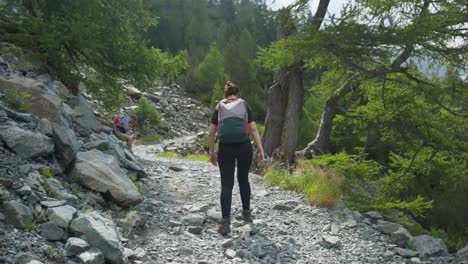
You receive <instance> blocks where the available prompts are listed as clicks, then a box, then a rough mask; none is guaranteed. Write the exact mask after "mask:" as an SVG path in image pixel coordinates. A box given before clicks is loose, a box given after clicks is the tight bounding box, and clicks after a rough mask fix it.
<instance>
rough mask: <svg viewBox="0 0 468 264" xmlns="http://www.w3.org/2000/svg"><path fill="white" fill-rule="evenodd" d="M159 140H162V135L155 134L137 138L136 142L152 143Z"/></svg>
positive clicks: (142, 143)
mask: <svg viewBox="0 0 468 264" xmlns="http://www.w3.org/2000/svg"><path fill="white" fill-rule="evenodd" d="M159 141H161V135H159V134H153V135H147V136H144V137H142V138H139V139H137V140H136V142H135V143H136V144H138V145H151V144H154V143H157V142H159Z"/></svg>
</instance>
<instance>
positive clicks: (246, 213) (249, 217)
mask: <svg viewBox="0 0 468 264" xmlns="http://www.w3.org/2000/svg"><path fill="white" fill-rule="evenodd" d="M242 219H243V220H244V222H246V223H252V214H251V213H250V210H244V211H242Z"/></svg>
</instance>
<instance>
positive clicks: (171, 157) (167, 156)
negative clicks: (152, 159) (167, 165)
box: [156, 152, 179, 159]
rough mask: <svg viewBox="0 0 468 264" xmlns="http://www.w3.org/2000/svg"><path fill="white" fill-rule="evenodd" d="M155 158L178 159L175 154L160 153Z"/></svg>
mask: <svg viewBox="0 0 468 264" xmlns="http://www.w3.org/2000/svg"><path fill="white" fill-rule="evenodd" d="M156 157H158V158H170V159H176V158H179V155H177V153H174V152H162V153H157V154H156Z"/></svg>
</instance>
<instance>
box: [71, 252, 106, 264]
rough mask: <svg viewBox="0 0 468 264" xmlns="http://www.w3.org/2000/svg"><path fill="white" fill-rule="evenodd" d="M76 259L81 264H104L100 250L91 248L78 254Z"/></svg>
mask: <svg viewBox="0 0 468 264" xmlns="http://www.w3.org/2000/svg"><path fill="white" fill-rule="evenodd" d="M77 258H78V259H79V260H80V263H83V264H104V263H105V262H104V255H103V254H102V252H101V250H99V249H97V248H92V249H90V250H87V251H85V252H82V253H80V254H78V256H77Z"/></svg>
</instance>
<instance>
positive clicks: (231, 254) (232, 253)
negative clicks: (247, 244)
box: [226, 249, 236, 259]
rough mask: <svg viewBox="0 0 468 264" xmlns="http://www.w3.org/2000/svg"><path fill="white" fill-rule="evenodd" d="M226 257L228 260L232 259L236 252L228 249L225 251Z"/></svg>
mask: <svg viewBox="0 0 468 264" xmlns="http://www.w3.org/2000/svg"><path fill="white" fill-rule="evenodd" d="M226 256H227V257H228V258H231V259H232V258H234V257H235V256H236V251H234V250H232V249H228V250H226Z"/></svg>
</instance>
